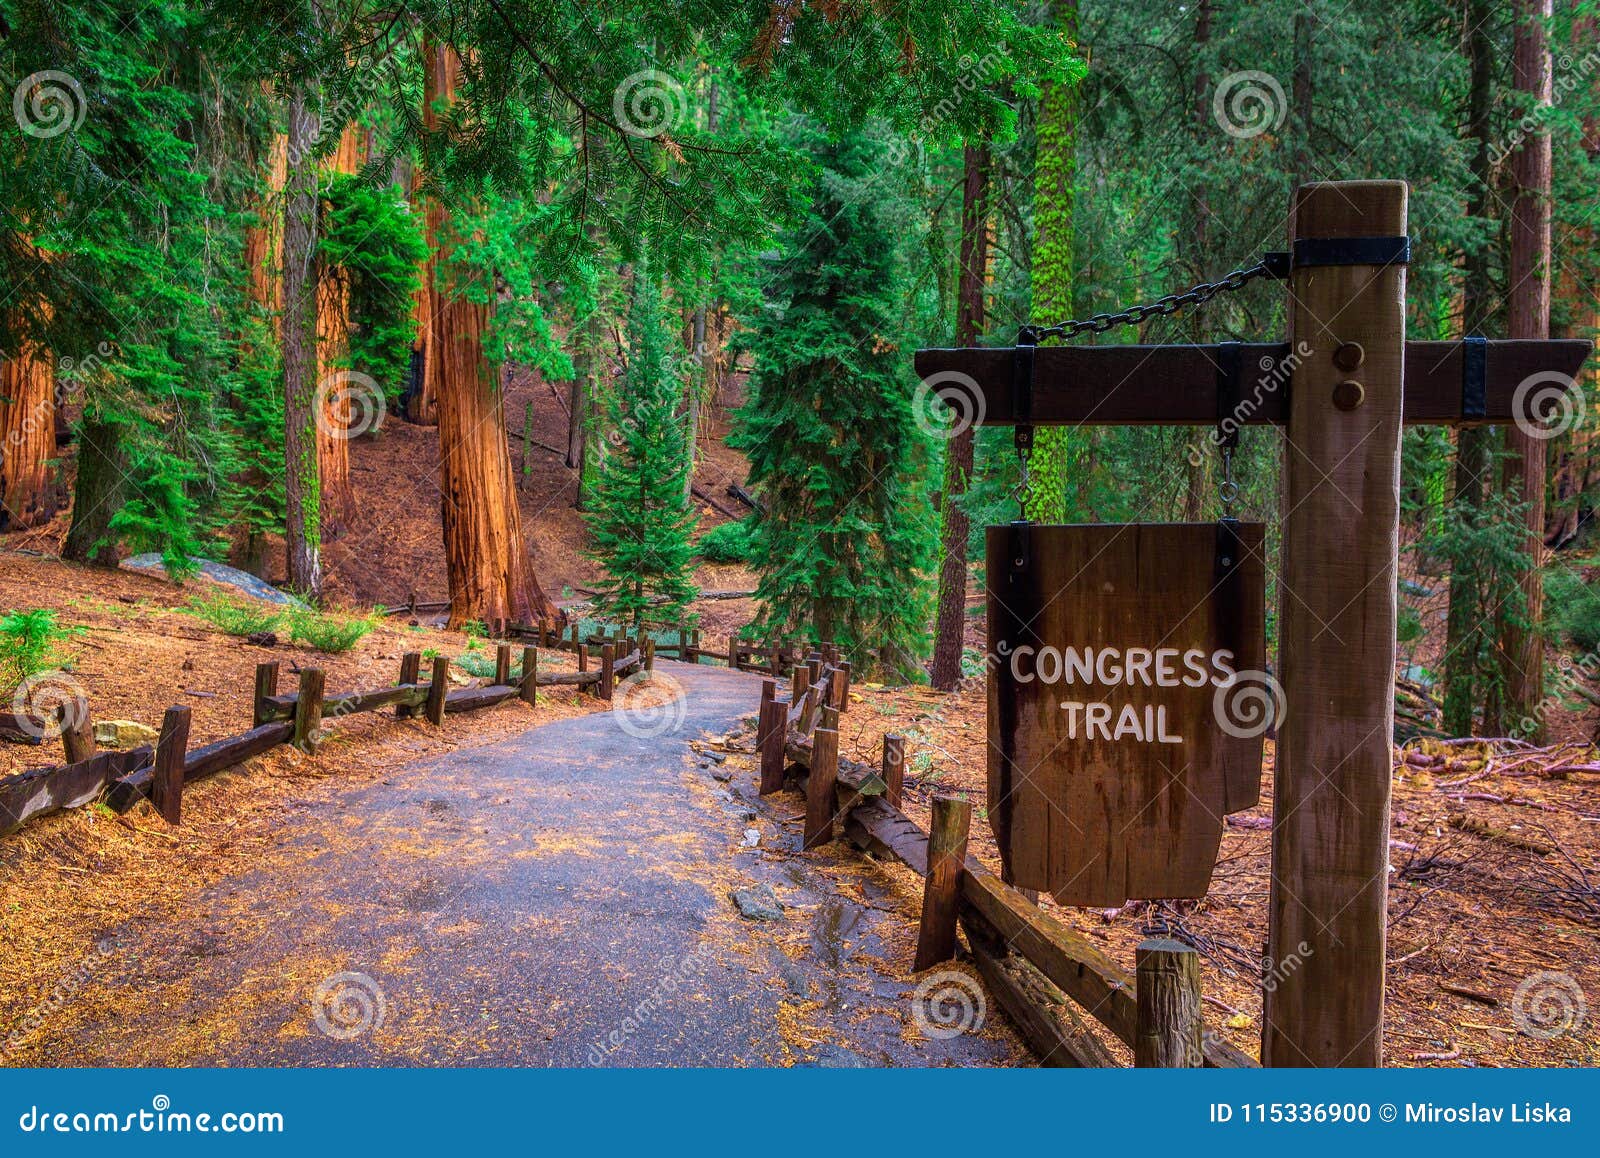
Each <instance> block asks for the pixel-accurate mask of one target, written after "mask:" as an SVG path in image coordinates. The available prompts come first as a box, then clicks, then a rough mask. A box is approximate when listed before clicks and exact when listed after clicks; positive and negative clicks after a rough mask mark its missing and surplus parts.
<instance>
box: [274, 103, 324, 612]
mask: <svg viewBox="0 0 1600 1158" xmlns="http://www.w3.org/2000/svg"><path fill="white" fill-rule="evenodd" d="M315 105H316V92H315V87H314V84H313V82H312V81H311V80H309V79H301V80H297V81H296V82H295V83H294V87H293V89H292V90H291V92H290V94H289V165H288V174H287V178H286V180H285V183H284V203H283V397H284V406H283V417H284V447H283V457H284V472H285V475H286V477H285V479H284V498H285V506H286V508H287V511H288V519H287V523H288V526H287V527H286V529H285V534H284V540H285V543H284V545H285V547H286V549H287V554H288V563H289V586H290V587H291V588H293V589H294V590H295V591H297V592H299V593H300V594H302V595H306V596H309V597H311V598H317V597H318V596H320V595H321V593H322V517H321V503H322V478H321V472H320V469H319V467H320V464H319V461H318V453H317V419H318V415H317V396H316V395H317V382H316V371H317V349H316V347H317V300H316V298H317V294H316V288H317V287H316V276H315V255H316V249H317V209H318V204H317V167H316V162H315V160H314V159H313V157H312V149H313V148H314V146H315V142H316V136H317V116H316V113H315V112H314V111H313V109H314V107H315Z"/></svg>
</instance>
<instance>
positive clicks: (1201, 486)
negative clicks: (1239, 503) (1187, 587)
mask: <svg viewBox="0 0 1600 1158" xmlns="http://www.w3.org/2000/svg"><path fill="white" fill-rule="evenodd" d="M1212 16H1213V0H1199V3H1198V4H1197V5H1196V6H1195V22H1194V42H1195V46H1196V47H1197V48H1199V49H1201V50H1202V51H1203V50H1204V46H1205V45H1207V44H1209V43H1211V21H1212ZM1210 91H1211V74H1210V73H1209V72H1207V71H1206V68H1205V65H1204V64H1202V65H1201V66H1200V67H1199V68H1197V69H1196V70H1195V78H1194V92H1193V95H1194V105H1193V109H1192V115H1191V117H1190V119H1189V126H1190V127H1189V136H1190V147H1191V148H1192V149H1194V150H1196V153H1197V154H1198V155H1201V156H1204V155H1208V154H1209V152H1210V148H1211V146H1210V134H1211V133H1212V131H1213V130H1214V128H1215V124H1214V122H1213V121H1212V114H1211V101H1210ZM1191 236H1192V238H1193V240H1192V241H1191V242H1190V249H1189V254H1190V257H1189V261H1188V263H1187V264H1188V266H1189V269H1188V271H1187V272H1188V279H1189V280H1190V281H1196V282H1198V281H1202V280H1204V278H1205V276H1206V272H1207V271H1206V261H1207V259H1208V258H1209V257H1210V252H1209V249H1208V246H1209V244H1210V239H1211V190H1210V189H1209V187H1208V186H1207V184H1206V181H1205V178H1204V177H1202V178H1201V179H1200V180H1199V181H1197V182H1196V183H1195V189H1194V228H1193V230H1192V231H1191ZM1179 240H1180V244H1181V243H1182V239H1181V238H1180V239H1179ZM1205 317H1206V314H1205V311H1204V310H1193V311H1191V312H1190V314H1189V326H1190V330H1191V332H1192V333H1193V336H1194V340H1195V341H1196V342H1200V343H1204V342H1205V341H1207V336H1206V335H1207V326H1206V323H1205ZM1190 437H1191V441H1190V444H1189V455H1188V471H1187V475H1186V477H1185V479H1184V487H1183V520H1184V522H1186V523H1195V522H1199V521H1200V520H1201V518H1203V517H1204V515H1205V506H1206V494H1207V492H1208V491H1209V490H1210V489H1211V488H1210V483H1211V448H1212V445H1213V440H1212V439H1211V438H1210V437H1208V432H1207V431H1194V432H1193V433H1192V434H1191V436H1190Z"/></svg>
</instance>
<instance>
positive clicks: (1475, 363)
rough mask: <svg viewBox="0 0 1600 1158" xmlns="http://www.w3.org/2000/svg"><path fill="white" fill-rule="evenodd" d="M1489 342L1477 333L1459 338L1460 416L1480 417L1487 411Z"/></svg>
mask: <svg viewBox="0 0 1600 1158" xmlns="http://www.w3.org/2000/svg"><path fill="white" fill-rule="evenodd" d="M1488 377H1489V342H1488V339H1486V338H1484V337H1483V336H1482V335H1479V334H1469V335H1468V336H1467V337H1465V338H1462V339H1461V417H1462V418H1482V417H1484V415H1485V413H1486V412H1487V406H1488V390H1487V387H1486V385H1485V383H1486V382H1487V381H1488Z"/></svg>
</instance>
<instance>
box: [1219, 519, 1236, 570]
mask: <svg viewBox="0 0 1600 1158" xmlns="http://www.w3.org/2000/svg"><path fill="white" fill-rule="evenodd" d="M1238 567H1239V520H1238V519H1236V518H1234V517H1233V516H1231V515H1229V516H1227V517H1225V518H1221V519H1218V520H1217V555H1216V578H1217V579H1218V580H1219V581H1221V580H1224V579H1227V578H1229V577H1230V576H1231V575H1232V574H1233V572H1234V571H1236V570H1238Z"/></svg>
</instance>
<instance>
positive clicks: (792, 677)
mask: <svg viewBox="0 0 1600 1158" xmlns="http://www.w3.org/2000/svg"><path fill="white" fill-rule="evenodd" d="M805 694H806V669H805V665H804V664H800V663H797V664H795V665H794V667H793V668H792V669H790V671H789V703H790V704H791V705H793V704H798V703H799V702H800V698H801V697H802V696H804V695H805Z"/></svg>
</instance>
